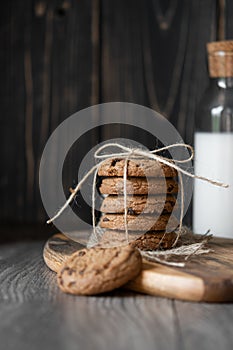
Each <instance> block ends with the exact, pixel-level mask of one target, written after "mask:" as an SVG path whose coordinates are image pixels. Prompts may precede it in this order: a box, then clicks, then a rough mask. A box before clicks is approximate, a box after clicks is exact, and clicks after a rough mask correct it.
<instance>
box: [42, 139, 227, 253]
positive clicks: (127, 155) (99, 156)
mask: <svg viewBox="0 0 233 350" xmlns="http://www.w3.org/2000/svg"><path fill="white" fill-rule="evenodd" d="M110 147H116V148H118V149H119V150H120V151H119V152H116V153H104V154H103V153H102V151H104V150H107V149H108V148H110ZM175 147H181V148H185V149H186V150H189V151H190V156H189V157H188V158H186V159H182V160H180V159H169V158H166V157H164V156H161V155H159V154H158V153H159V152H161V151H168V150H170V149H171V148H175ZM119 157H120V158H123V159H125V164H124V172H123V184H124V187H123V192H124V224H125V234H126V240H127V242H128V224H127V187H126V184H127V168H128V160H129V159H131V158H133V159H135V158H147V159H153V160H156V161H158V162H159V163H160V164H165V165H168V166H169V167H171V168H173V169H175V170H176V171H177V174H178V178H179V182H180V189H181V210H180V217H179V229H178V232H177V238H176V240H175V242H174V244H173V246H175V245H176V243H177V241H178V239H179V237H180V235H181V232H182V222H183V216H184V185H183V179H182V174H183V175H186V176H188V177H190V178H194V179H199V180H202V181H205V182H208V183H210V184H212V185H214V186H218V187H223V188H227V187H229V185H228V184H224V183H222V182H219V181H216V180H213V179H210V178H207V177H204V176H201V175H195V174H193V173H190V172H188V171H187V170H184V169H182V168H181V167H180V166H179V165H177V164H182V163H183V164H184V163H188V162H189V161H191V160H192V159H193V158H194V149H193V147H192V146H190V145H188V144H185V143H177V144H172V145H169V146H165V147H161V148H158V149H154V150H152V151H147V150H142V149H140V148H129V147H126V146H123V145H121V144H119V143H106V144H105V145H103V146H101V147H99V148H98V149H97V151H96V152H95V154H94V158H95V159H96V160H101V161H100V162H98V164H96V165H94V166H93V167H92V168H91V169H90V170H89V171H88V172H87V173H86V174H85V175H84V176H83V178H82V179H81V180H80V181H79V183H78V184H77V185H76V187H75V188H74V189H73V190H72V193H71V194H70V196H69V198H68V199H67V201H66V202H65V204H64V205H63V206H62V207H61V209H60V210H59V211H58V212H57V213H56V214H55V215H54V216H53V217H52V218H51V219H49V220H48V221H47V223H48V224H49V223H51V222H53V221H54V220H56V219H57V218H58V217H59V216H60V215H61V214H62V213H63V211H64V210H65V209H66V208H67V207H68V206H69V204H70V203H71V202H72V200H73V199H74V198H75V196H76V194H77V192H78V191H80V189H81V187H82V185H83V184H84V183H85V181H86V180H87V178H88V177H89V176H90V175H91V174H93V173H94V178H93V183H92V226H93V235H94V237H93V238H94V241H96V243H97V242H98V239H97V236H96V223H95V221H96V220H95V189H96V179H97V174H98V170H99V168H100V166H101V165H102V164H103V163H104V162H105V161H106V159H111V158H119ZM175 163H176V164H175Z"/></svg>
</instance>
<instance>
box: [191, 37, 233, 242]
mask: <svg viewBox="0 0 233 350" xmlns="http://www.w3.org/2000/svg"><path fill="white" fill-rule="evenodd" d="M207 51H208V63H209V75H210V84H209V87H208V88H207V90H206V91H205V93H204V96H203V98H202V99H201V102H200V105H199V108H197V116H196V131H195V135H194V146H195V163H194V167H195V173H196V174H197V175H202V176H205V177H209V178H212V179H214V180H218V181H221V182H224V183H226V184H229V188H221V187H216V186H213V185H211V184H209V183H206V182H202V181H200V180H195V182H194V203H193V231H194V232H195V233H201V234H203V233H205V232H206V231H207V230H210V232H211V233H212V234H214V235H216V236H221V237H229V238H233V41H219V42H211V43H208V44H207Z"/></svg>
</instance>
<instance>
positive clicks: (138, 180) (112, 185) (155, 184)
mask: <svg viewBox="0 0 233 350" xmlns="http://www.w3.org/2000/svg"><path fill="white" fill-rule="evenodd" d="M148 183H149V187H150V194H156V195H158V194H161V193H167V194H176V193H177V192H178V183H177V181H176V180H174V179H168V178H167V179H166V182H165V181H164V179H161V178H150V179H149V180H148V182H147V179H146V178H144V177H129V178H127V186H126V189H127V194H131V195H132V194H134V195H139V194H140V195H141V194H148ZM99 191H100V193H101V194H123V193H124V179H123V178H121V177H108V178H105V179H103V180H102V182H101V185H100V188H99Z"/></svg>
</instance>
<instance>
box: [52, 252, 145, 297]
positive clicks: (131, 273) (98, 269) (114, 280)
mask: <svg viewBox="0 0 233 350" xmlns="http://www.w3.org/2000/svg"><path fill="white" fill-rule="evenodd" d="M141 268H142V258H141V255H140V253H139V251H138V250H137V249H134V248H133V247H129V246H125V247H115V248H90V249H82V250H80V251H78V252H76V253H74V254H73V255H72V256H71V257H70V258H69V259H68V260H67V261H66V262H65V263H64V265H63V266H62V267H61V269H60V271H59V272H58V275H57V280H58V285H59V287H60V288H61V290H62V291H64V292H66V293H71V294H77V295H94V294H99V293H104V292H108V291H111V290H113V289H116V288H119V287H121V286H122V285H124V284H125V283H127V282H128V281H130V280H131V279H133V278H134V277H136V276H137V275H138V274H139V273H140V271H141Z"/></svg>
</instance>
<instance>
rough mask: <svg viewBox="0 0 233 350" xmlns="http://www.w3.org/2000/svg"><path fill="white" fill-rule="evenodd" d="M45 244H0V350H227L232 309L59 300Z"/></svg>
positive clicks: (140, 299)
mask: <svg viewBox="0 0 233 350" xmlns="http://www.w3.org/2000/svg"><path fill="white" fill-rule="evenodd" d="M43 245H44V242H42V241H40V242H31V241H28V242H24V243H14V244H4V245H0V283H1V289H0V318H1V322H0V339H1V346H2V348H3V349H8V350H13V349H18V350H31V349H32V348H33V349H34V350H39V349H41V348H43V349H53V348H56V349H57V350H63V349H69V350H73V349H74V350H75V349H77V348H78V349H87V350H91V349H93V348H95V349H96V350H109V349H110V348H111V349H112V350H119V349H122V350H123V349H124V350H129V349H135V350H141V349H145V350H167V349H175V350H183V349H187V348H188V349H190V350H195V349H196V348H197V346H198V347H200V348H201V349H203V350H210V349H213V348H221V349H223V350H231V349H232V346H233V334H232V331H231V328H232V320H233V304H206V303H188V302H181V301H176V302H174V301H172V300H168V299H166V298H158V297H152V296H149V295H140V294H135V293H132V292H126V291H121V292H120V291H116V292H114V293H108V294H105V295H101V296H97V297H75V296H72V295H68V294H64V293H62V292H60V290H59V289H58V287H57V284H56V278H55V277H56V276H55V273H53V272H51V271H50V270H49V269H48V268H47V267H46V266H45V264H44V262H43V259H42V250H43ZM116 335H117V337H116ZM215 345H216V346H215Z"/></svg>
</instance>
